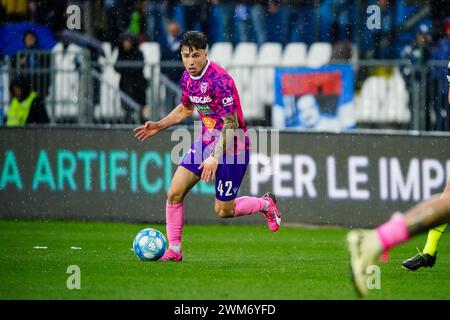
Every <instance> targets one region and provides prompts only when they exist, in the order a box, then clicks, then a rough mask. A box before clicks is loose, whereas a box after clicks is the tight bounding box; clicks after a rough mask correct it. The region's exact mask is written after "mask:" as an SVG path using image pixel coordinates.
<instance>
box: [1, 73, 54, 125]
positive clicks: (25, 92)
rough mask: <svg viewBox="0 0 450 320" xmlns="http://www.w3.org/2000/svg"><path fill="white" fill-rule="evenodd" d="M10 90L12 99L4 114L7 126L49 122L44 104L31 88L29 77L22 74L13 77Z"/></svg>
mask: <svg viewBox="0 0 450 320" xmlns="http://www.w3.org/2000/svg"><path fill="white" fill-rule="evenodd" d="M10 92H11V97H12V100H11V103H10V105H9V109H8V114H7V116H6V126H7V127H22V126H25V125H27V124H35V123H48V122H49V119H48V115H47V110H46V109H45V105H44V103H43V102H42V99H41V98H40V97H39V94H38V93H37V92H36V91H34V90H32V88H31V83H30V80H29V79H27V78H25V77H23V76H18V77H16V78H14V79H13V80H12V81H11V84H10Z"/></svg>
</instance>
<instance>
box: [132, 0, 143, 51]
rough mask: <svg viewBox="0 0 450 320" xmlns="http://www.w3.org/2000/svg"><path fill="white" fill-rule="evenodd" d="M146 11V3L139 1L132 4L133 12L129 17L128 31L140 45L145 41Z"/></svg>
mask: <svg viewBox="0 0 450 320" xmlns="http://www.w3.org/2000/svg"><path fill="white" fill-rule="evenodd" d="M146 11H147V3H146V1H142V0H140V1H137V2H136V3H135V4H134V8H133V11H132V12H131V15H130V25H129V27H128V31H129V32H130V33H131V34H132V35H134V36H135V37H136V38H137V39H138V43H142V42H144V41H145V39H146V34H145V32H146V27H145V20H146V17H145V15H146Z"/></svg>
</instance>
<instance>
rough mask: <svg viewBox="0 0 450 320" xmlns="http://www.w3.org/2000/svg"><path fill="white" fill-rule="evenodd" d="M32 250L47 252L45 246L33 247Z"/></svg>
mask: <svg viewBox="0 0 450 320" xmlns="http://www.w3.org/2000/svg"><path fill="white" fill-rule="evenodd" d="M33 249H37V250H47V249H48V247H45V246H35V247H33Z"/></svg>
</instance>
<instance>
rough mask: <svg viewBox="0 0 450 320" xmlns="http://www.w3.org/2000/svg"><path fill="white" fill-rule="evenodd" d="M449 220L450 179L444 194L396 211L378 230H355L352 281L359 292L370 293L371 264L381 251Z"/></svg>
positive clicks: (351, 241)
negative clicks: (407, 208) (404, 211)
mask: <svg viewBox="0 0 450 320" xmlns="http://www.w3.org/2000/svg"><path fill="white" fill-rule="evenodd" d="M448 222H450V181H448V184H447V187H446V188H445V191H444V193H443V194H442V195H441V196H440V197H439V196H434V197H432V198H430V199H428V200H424V201H422V202H420V203H419V204H417V205H416V206H414V207H413V208H411V209H409V210H408V211H407V212H406V213H405V214H404V215H403V214H401V213H399V212H396V213H394V215H393V216H392V218H391V219H390V220H389V221H387V222H385V223H384V224H382V225H381V226H379V227H378V228H377V229H375V230H353V231H350V232H349V233H348V234H347V246H348V250H349V252H350V264H351V269H352V275H353V282H354V285H355V288H356V290H357V292H358V293H359V294H360V295H362V296H364V295H366V294H368V293H369V289H368V287H367V280H368V278H369V276H370V274H369V273H368V267H369V266H371V265H375V264H376V262H377V259H378V258H379V257H380V255H381V254H387V253H388V252H389V250H390V249H391V248H392V247H394V246H397V245H399V244H401V243H403V242H406V241H408V240H409V239H410V238H411V237H413V236H415V235H417V234H420V233H423V232H425V231H428V230H430V228H434V227H437V226H440V225H442V224H443V223H448Z"/></svg>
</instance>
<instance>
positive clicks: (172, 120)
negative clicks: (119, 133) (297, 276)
mask: <svg viewBox="0 0 450 320" xmlns="http://www.w3.org/2000/svg"><path fill="white" fill-rule="evenodd" d="M207 43H208V39H207V38H206V36H205V35H204V34H203V33H201V32H197V31H189V32H187V33H186V34H185V36H184V37H183V39H182V42H181V58H182V61H183V65H184V67H185V69H186V70H185V71H184V73H183V75H182V77H181V82H180V86H181V92H182V98H181V103H180V104H179V105H177V106H176V107H175V108H174V109H173V110H172V111H171V112H170V113H169V114H168V115H167V116H166V117H165V118H163V119H162V120H159V121H157V122H154V121H147V122H146V123H145V124H144V125H142V126H139V127H137V128H135V129H134V131H135V132H136V135H135V137H136V138H138V139H139V140H141V141H144V140H146V139H148V138H150V137H152V136H154V135H155V134H157V133H158V132H160V131H161V130H164V129H166V128H168V127H171V126H173V125H176V124H178V123H180V122H182V121H183V120H185V119H186V118H188V117H189V116H191V115H192V114H193V112H194V109H197V111H198V112H199V115H200V119H201V122H202V135H201V139H199V140H197V141H195V142H194V143H193V144H192V146H191V149H190V150H189V152H187V153H186V154H185V155H184V157H183V160H182V161H181V163H180V165H179V166H178V168H177V170H176V171H175V174H174V176H173V178H172V182H171V185H170V188H169V191H168V193H167V202H166V231H167V238H168V240H169V248H168V249H167V250H166V252H165V253H164V255H163V256H162V257H161V259H160V261H181V260H182V257H183V256H182V250H181V237H182V231H183V221H184V204H183V199H184V197H185V196H186V194H187V193H188V192H189V191H190V189H191V188H192V187H193V186H194V185H195V184H196V183H197V182H199V181H200V179H202V180H203V181H205V182H209V181H213V180H215V189H216V199H215V206H214V208H215V212H216V213H217V214H218V215H219V217H221V218H235V217H240V216H244V215H249V214H253V213H257V212H261V213H263V214H264V216H265V218H266V220H267V224H268V226H269V228H270V230H272V231H277V230H278V229H279V227H280V223H281V216H280V212H279V210H278V207H277V203H276V199H275V195H273V194H272V193H270V192H269V193H267V194H265V195H264V196H263V197H260V198H258V197H246V196H244V197H239V198H237V193H238V191H239V187H240V185H241V181H242V179H243V177H244V175H245V171H246V169H247V166H248V162H249V153H250V139H249V136H248V135H247V134H246V131H247V130H246V125H245V121H244V117H243V113H242V108H241V103H240V100H239V94H238V92H237V89H236V86H235V84H234V81H233V79H232V78H231V76H230V75H229V74H228V73H227V72H226V71H225V70H224V69H222V68H221V67H219V66H218V65H217V64H215V63H214V62H213V61H210V60H209V59H208V51H207ZM236 132H241V133H242V132H243V134H241V135H239V134H235V133H236ZM230 146H231V147H230Z"/></svg>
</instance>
